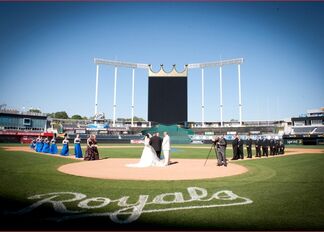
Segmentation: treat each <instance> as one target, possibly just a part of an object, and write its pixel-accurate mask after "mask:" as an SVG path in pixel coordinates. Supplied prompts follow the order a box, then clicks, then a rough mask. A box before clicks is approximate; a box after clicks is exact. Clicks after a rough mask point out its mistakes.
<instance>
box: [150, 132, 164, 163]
mask: <svg viewBox="0 0 324 232" xmlns="http://www.w3.org/2000/svg"><path fill="white" fill-rule="evenodd" d="M150 145H151V146H152V147H153V148H154V150H155V152H156V155H157V157H159V159H160V156H161V147H162V138H161V137H160V136H159V133H155V134H154V135H153V136H152V138H151V139H150Z"/></svg>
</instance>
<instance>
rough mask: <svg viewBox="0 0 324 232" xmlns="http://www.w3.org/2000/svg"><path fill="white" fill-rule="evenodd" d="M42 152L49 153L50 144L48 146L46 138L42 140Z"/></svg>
mask: <svg viewBox="0 0 324 232" xmlns="http://www.w3.org/2000/svg"><path fill="white" fill-rule="evenodd" d="M42 152H43V153H50V144H49V140H48V138H45V139H44V145H43V148H42Z"/></svg>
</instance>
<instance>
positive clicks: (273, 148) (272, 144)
mask: <svg viewBox="0 0 324 232" xmlns="http://www.w3.org/2000/svg"><path fill="white" fill-rule="evenodd" d="M269 144H270V155H275V152H276V141H275V140H274V138H273V137H271V139H270V142H269Z"/></svg>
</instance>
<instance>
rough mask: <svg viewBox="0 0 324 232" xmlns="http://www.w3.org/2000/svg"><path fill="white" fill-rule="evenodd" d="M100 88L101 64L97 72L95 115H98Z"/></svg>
mask: <svg viewBox="0 0 324 232" xmlns="http://www.w3.org/2000/svg"><path fill="white" fill-rule="evenodd" d="M98 86H99V64H97V71H96V95H95V115H96V114H97V113H98Z"/></svg>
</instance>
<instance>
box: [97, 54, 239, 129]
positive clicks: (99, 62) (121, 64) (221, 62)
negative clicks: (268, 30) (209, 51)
mask: <svg viewBox="0 0 324 232" xmlns="http://www.w3.org/2000/svg"><path fill="white" fill-rule="evenodd" d="M94 63H95V64H96V93H95V114H98V91H99V90H98V89H99V65H108V66H112V67H114V68H115V73H114V101H113V126H114V127H115V126H116V110H117V79H118V68H120V67H121V68H131V69H132V103H131V114H132V118H131V124H132V126H134V109H135V69H146V70H148V71H149V69H150V65H149V64H142V63H130V62H122V61H114V60H105V59H99V58H95V59H94ZM242 63H243V58H237V59H230V60H219V61H213V62H205V63H194V64H188V65H187V67H188V69H196V68H198V69H201V125H202V127H204V126H205V82H204V70H205V68H214V67H216V68H217V67H219V85H220V86H219V108H220V121H221V126H223V70H222V68H223V66H224V65H237V67H238V94H239V117H240V125H242V92H241V64H242Z"/></svg>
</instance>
